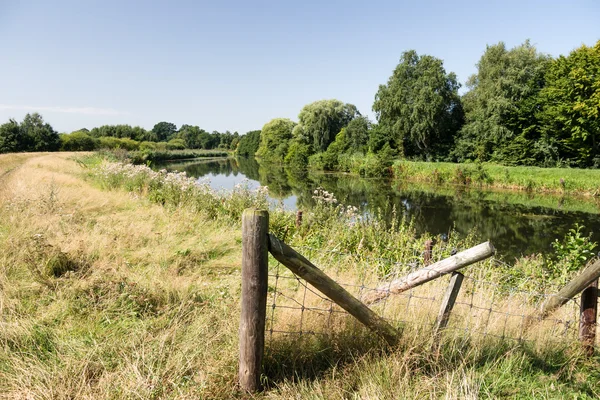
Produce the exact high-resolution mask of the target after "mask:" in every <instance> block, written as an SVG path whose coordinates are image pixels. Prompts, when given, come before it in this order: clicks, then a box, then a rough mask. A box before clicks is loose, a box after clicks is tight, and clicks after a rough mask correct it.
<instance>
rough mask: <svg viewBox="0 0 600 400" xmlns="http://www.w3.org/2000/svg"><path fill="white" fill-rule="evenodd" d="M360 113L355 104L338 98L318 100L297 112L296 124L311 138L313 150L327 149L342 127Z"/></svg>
mask: <svg viewBox="0 0 600 400" xmlns="http://www.w3.org/2000/svg"><path fill="white" fill-rule="evenodd" d="M357 115H360V113H359V112H358V110H357V109H356V106H354V105H352V104H348V103H343V102H341V101H339V100H336V99H332V100H319V101H315V102H313V103H310V104H307V105H305V106H304V107H303V108H302V110H301V111H300V114H298V121H299V122H298V125H299V126H301V129H302V131H303V134H304V135H306V136H307V137H309V138H310V139H311V145H312V148H313V151H315V152H320V151H325V150H327V147H328V146H329V144H330V143H331V142H333V141H334V140H335V135H337V134H338V133H339V132H340V130H342V128H344V127H345V126H346V125H348V124H349V123H350V121H352V120H353V119H354V118H355V117H356V116H357Z"/></svg>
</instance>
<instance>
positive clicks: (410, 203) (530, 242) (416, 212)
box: [161, 158, 600, 259]
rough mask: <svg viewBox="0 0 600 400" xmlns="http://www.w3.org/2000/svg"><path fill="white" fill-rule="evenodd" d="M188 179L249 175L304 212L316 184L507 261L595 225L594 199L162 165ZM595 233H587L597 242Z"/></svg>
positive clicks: (213, 164) (213, 163) (237, 167)
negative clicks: (474, 240) (452, 234)
mask: <svg viewBox="0 0 600 400" xmlns="http://www.w3.org/2000/svg"><path fill="white" fill-rule="evenodd" d="M161 167H166V168H167V169H171V170H172V169H177V170H180V171H182V170H184V171H186V172H187V173H188V175H191V176H197V177H201V178H202V177H204V178H209V179H210V180H211V185H212V186H213V187H215V188H225V189H231V188H233V186H234V185H236V184H238V183H240V182H242V181H243V180H244V179H249V180H250V181H249V183H250V185H251V186H252V185H254V186H258V185H263V186H268V187H269V193H270V195H271V196H272V197H273V198H274V199H276V200H281V201H283V202H284V204H285V205H286V206H287V207H288V208H300V209H308V208H310V207H311V206H312V205H313V204H314V200H313V198H312V195H313V191H314V190H315V189H316V188H317V187H322V188H324V189H325V190H327V191H329V192H333V193H334V194H335V196H336V198H337V199H338V201H339V202H340V203H342V204H346V205H354V206H356V207H359V208H360V210H361V212H363V213H364V214H366V215H372V214H375V213H377V214H380V215H382V216H383V217H384V218H386V219H388V220H389V219H391V215H392V212H394V210H395V212H397V213H398V214H399V215H403V216H405V217H407V218H411V219H412V220H413V222H414V224H415V226H416V228H417V231H418V232H419V233H423V232H430V233H432V234H436V235H437V234H442V233H447V232H449V231H450V230H451V229H453V228H454V229H456V231H458V232H460V233H461V234H467V233H469V232H471V231H473V230H475V233H476V236H477V237H478V238H479V239H480V240H487V239H491V240H492V241H493V243H494V245H495V246H496V248H497V249H498V252H499V253H500V254H502V255H504V256H505V258H507V259H511V258H513V257H517V256H519V255H521V254H531V253H537V252H543V253H546V252H549V251H551V243H552V241H554V239H556V238H562V237H563V236H564V235H565V234H566V233H567V232H568V230H569V229H570V228H572V227H573V225H574V224H575V223H576V222H577V223H580V224H583V225H585V226H586V231H588V232H589V231H592V229H593V228H594V227H595V226H598V224H599V223H600V215H599V211H600V209H599V205H598V203H597V202H596V201H594V200H585V199H576V198H568V197H559V196H548V195H531V194H527V193H523V192H505V191H504V192H497V191H485V190H477V189H474V188H470V189H465V188H460V187H447V186H444V187H435V186H427V185H414V184H403V183H397V182H390V181H388V180H383V179H364V178H359V177H356V176H351V175H344V174H326V173H315V172H308V171H294V170H289V169H286V168H284V167H282V166H277V165H275V166H274V165H260V164H259V163H258V162H256V160H254V159H237V160H236V159H232V158H229V159H213V160H203V161H199V162H193V163H190V162H187V163H173V164H168V165H163V166H161ZM599 233H600V232H598V233H596V232H593V235H592V238H593V240H594V241H600V234H599Z"/></svg>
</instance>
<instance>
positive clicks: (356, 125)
mask: <svg viewBox="0 0 600 400" xmlns="http://www.w3.org/2000/svg"><path fill="white" fill-rule="evenodd" d="M345 130H346V140H347V142H348V148H347V149H346V151H350V152H352V153H354V152H361V153H363V154H364V153H366V152H367V150H368V144H369V133H370V130H371V121H369V119H368V118H367V117H365V116H362V115H361V116H358V117H356V118H354V119H353V120H352V121H350V122H349V123H348V126H346V128H345Z"/></svg>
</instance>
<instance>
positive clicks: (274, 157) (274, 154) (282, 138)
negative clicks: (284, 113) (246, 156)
mask: <svg viewBox="0 0 600 400" xmlns="http://www.w3.org/2000/svg"><path fill="white" fill-rule="evenodd" d="M294 126H296V123H295V122H293V121H291V120H289V119H287V118H275V119H272V120H271V121H269V122H267V123H266V124H265V125H264V126H263V128H262V130H261V132H260V145H259V146H258V151H257V152H256V157H258V158H261V159H263V160H265V161H273V162H283V159H284V157H285V155H286V154H287V151H288V147H289V141H290V139H291V138H292V130H293V129H294Z"/></svg>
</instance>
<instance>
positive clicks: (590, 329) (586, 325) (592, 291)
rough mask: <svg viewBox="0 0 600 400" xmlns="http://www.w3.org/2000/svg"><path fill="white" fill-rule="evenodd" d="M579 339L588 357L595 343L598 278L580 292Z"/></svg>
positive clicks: (591, 353)
mask: <svg viewBox="0 0 600 400" xmlns="http://www.w3.org/2000/svg"><path fill="white" fill-rule="evenodd" d="M579 311H580V315H579V340H580V341H581V344H582V345H583V350H584V352H585V354H586V355H587V356H588V357H591V356H593V355H594V346H595V344H596V316H597V314H598V280H597V279H596V280H595V281H594V282H592V283H591V284H590V285H589V286H588V287H587V288H585V289H584V290H583V292H581V305H580V309H579Z"/></svg>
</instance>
